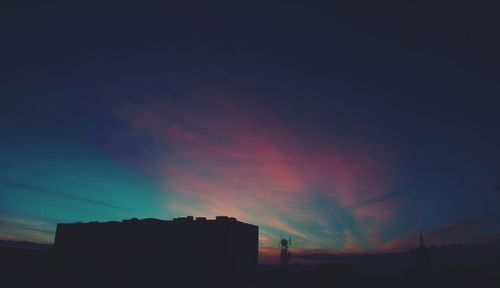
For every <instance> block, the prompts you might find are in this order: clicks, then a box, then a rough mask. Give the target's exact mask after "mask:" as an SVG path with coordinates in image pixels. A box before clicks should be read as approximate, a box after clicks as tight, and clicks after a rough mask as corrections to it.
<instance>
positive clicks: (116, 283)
mask: <svg viewBox="0 0 500 288" xmlns="http://www.w3.org/2000/svg"><path fill="white" fill-rule="evenodd" d="M176 221H180V222H175V221H160V220H153V219H148V220H131V221H130V220H128V221H124V222H108V223H87V224H65V225H62V226H59V227H58V236H57V238H56V244H55V247H54V248H53V249H50V248H49V247H47V246H40V245H26V243H21V244H20V245H12V244H13V243H14V242H11V243H8V244H9V245H5V242H3V243H0V244H4V245H3V246H8V247H0V259H1V262H0V273H1V284H2V287H273V288H276V287H292V288H293V287H500V273H499V272H500V260H499V259H500V247H499V246H497V245H491V246H481V247H466V246H458V245H449V246H442V247H438V248H436V247H431V248H427V247H426V246H425V244H424V242H423V239H422V238H421V240H420V245H419V246H418V248H417V249H415V250H411V251H408V252H404V253H392V254H380V255H344V256H324V257H321V255H319V256H318V255H316V260H321V261H323V264H314V265H312V264H311V265H300V264H291V265H288V266H287V267H285V268H284V267H279V266H277V265H276V266H274V265H260V266H259V268H258V269H257V258H256V257H257V255H256V251H257V246H256V245H257V242H256V241H257V239H256V237H257V234H258V228H257V227H256V226H253V225H248V224H245V223H241V222H238V221H236V220H235V219H234V218H227V217H225V218H219V219H218V220H205V219H199V222H198V223H199V224H195V223H197V221H196V220H192V219H190V218H182V219H180V220H176ZM203 221H206V222H205V224H201V223H203ZM174 222H175V224H174ZM117 223H123V224H124V225H117ZM146 224H147V225H146ZM78 225H80V226H78ZM169 225H170V226H169ZM195 225H199V226H195ZM213 225H215V226H213ZM177 226H178V227H181V228H173V227H177ZM82 227H83V228H84V229H81V228H82ZM130 227H133V228H130ZM139 227H140V229H142V231H139V230H136V229H139ZM160 227H161V228H162V229H163V230H161V231H165V230H167V231H170V232H169V233H166V232H165V233H160V234H165V235H157V233H156V232H154V231H156V229H158V228H160ZM214 227H215V228H214ZM125 228H127V229H125ZM96 229H102V231H100V232H99V235H100V237H97V236H92V237H93V240H92V237H91V236H89V235H87V234H86V233H87V232H89V233H90V231H93V232H92V233H91V235H94V234H93V233H97V232H96V231H97V230H96ZM120 229H124V230H125V231H129V230H130V229H131V230H130V231H134V233H131V234H128V232H127V233H125V232H124V231H123V230H120ZM176 229H178V230H176ZM185 229H188V230H190V231H191V232H186V230H185ZM75 231H78V232H75ZM148 231H149V232H148ZM182 231H184V232H185V233H187V234H184V235H183V234H182V233H181V232H182ZM231 231H232V232H231ZM84 232H85V233H84ZM173 232H176V233H173ZM81 233H82V234H81ZM123 233H125V234H123ZM255 233H257V234H255ZM187 235H189V237H186V236H187ZM71 237H76V238H75V239H72V238H71ZM186 239H187V240H186ZM244 239H247V240H244ZM93 241H94V242H93ZM183 241H187V242H183ZM245 241H248V243H247V244H245V243H244V242H245ZM14 244H15V243H14ZM174 244H175V245H174ZM106 247H113V248H111V251H108V248H106ZM245 251H246V252H245ZM303 260H305V259H303ZM309 260H312V259H309Z"/></svg>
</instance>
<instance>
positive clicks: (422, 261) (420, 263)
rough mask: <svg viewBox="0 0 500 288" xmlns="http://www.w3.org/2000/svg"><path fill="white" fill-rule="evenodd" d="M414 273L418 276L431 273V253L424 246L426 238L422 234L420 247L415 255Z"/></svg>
mask: <svg viewBox="0 0 500 288" xmlns="http://www.w3.org/2000/svg"><path fill="white" fill-rule="evenodd" d="M413 268H414V272H415V273H416V274H418V275H426V274H429V273H430V272H431V262H430V259H429V251H428V249H427V247H425V244H424V237H423V236H422V233H420V246H419V247H418V249H417V254H416V255H415V263H414V267H413Z"/></svg>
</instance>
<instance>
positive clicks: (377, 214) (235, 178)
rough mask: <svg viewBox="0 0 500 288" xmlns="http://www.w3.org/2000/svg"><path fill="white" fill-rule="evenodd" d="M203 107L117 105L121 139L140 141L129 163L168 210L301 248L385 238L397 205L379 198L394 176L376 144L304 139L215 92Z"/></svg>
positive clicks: (369, 243) (350, 245) (370, 243)
mask: <svg viewBox="0 0 500 288" xmlns="http://www.w3.org/2000/svg"><path fill="white" fill-rule="evenodd" d="M203 104H204V105H206V106H204V108H203V110H201V111H202V112H200V113H194V114H189V113H186V111H183V110H182V107H176V106H175V105H172V104H170V103H165V102H163V103H162V102H159V103H155V105H151V106H148V107H141V106H136V105H134V103H125V104H123V105H121V106H119V108H118V109H117V110H116V111H115V114H116V115H117V117H118V118H119V119H121V121H124V122H126V123H127V124H128V127H129V130H128V131H127V132H126V135H127V137H129V139H128V140H125V141H131V142H135V141H137V139H142V140H141V141H140V142H141V143H142V144H140V145H142V147H140V148H139V149H140V150H141V155H138V157H137V158H136V159H133V160H132V162H134V163H135V165H138V166H140V167H142V168H143V169H144V170H145V171H146V173H147V174H149V175H152V176H154V177H155V178H156V179H157V181H158V182H160V183H162V185H163V187H164V188H165V190H167V191H169V194H168V196H167V201H166V203H165V208H166V209H167V210H171V211H175V213H176V214H179V215H183V214H194V215H206V216H209V217H213V216H216V215H231V216H234V217H237V218H239V219H241V220H242V221H246V222H250V223H255V224H257V225H259V226H260V227H261V231H262V233H263V235H268V237H270V239H273V241H274V242H277V239H278V237H279V234H280V233H281V231H282V230H285V232H286V233H289V234H291V235H292V236H293V237H294V238H296V240H295V243H296V245H297V246H298V247H316V248H318V247H319V248H336V249H340V250H343V249H345V250H352V251H356V250H359V249H372V248H374V247H377V246H378V245H381V244H382V243H381V242H382V241H383V239H380V234H381V230H382V229H383V228H384V226H383V224H382V222H385V223H386V225H387V224H388V223H389V222H390V218H391V217H392V216H393V215H394V213H395V212H396V211H397V209H398V201H397V200H394V199H385V198H384V196H385V195H389V194H390V193H391V192H392V187H393V185H394V183H393V182H394V180H393V175H392V171H391V167H390V166H391V163H390V160H389V157H387V156H388V155H389V153H390V152H389V151H386V149H384V147H383V144H382V143H360V142H356V141H355V140H352V139H338V140H336V139H322V138H319V139H314V141H308V137H307V135H304V134H302V132H301V131H297V130H296V129H294V127H291V126H289V125H286V124H285V123H283V122H282V121H280V119H279V118H277V117H274V116H273V115H272V114H269V113H265V112H263V111H261V110H259V109H258V108H256V109H254V108H255V106H254V107H251V108H250V107H248V106H247V107H245V109H242V108H241V107H238V106H237V105H233V103H231V102H230V101H229V100H227V99H223V98H221V97H209V98H207V101H204V102H203ZM151 143H154V144H151ZM142 159H150V160H149V161H147V162H145V161H143V160H142ZM266 237H267V236H266ZM273 241H271V242H273ZM262 244H264V246H265V245H267V243H262Z"/></svg>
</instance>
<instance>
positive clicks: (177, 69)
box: [0, 1, 500, 253]
mask: <svg viewBox="0 0 500 288" xmlns="http://www.w3.org/2000/svg"><path fill="white" fill-rule="evenodd" d="M124 2H125V3H124ZM205 2H206V1H198V2H191V1H187V2H185V1H182V4H172V3H164V1H153V2H148V3H138V2H137V3H128V2H127V1H120V2H115V3H106V4H102V3H100V4H89V3H84V2H82V3H79V4H75V3H69V2H65V1H59V2H56V1H54V2H50V3H19V2H18V3H14V2H13V1H12V2H8V3H4V4H2V5H1V7H0V27H1V28H0V33H1V35H2V45H1V47H0V52H1V55H2V56H1V64H0V66H1V68H0V73H1V74H0V76H1V78H0V79H1V80H0V81H1V85H0V96H1V105H0V107H1V108H0V112H1V113H0V120H1V121H0V129H1V134H2V138H3V139H2V141H1V142H0V151H1V152H0V160H1V165H0V201H1V202H0V217H1V218H0V221H1V222H0V223H1V226H0V237H2V238H15V239H25V240H26V239H27V240H33V241H46V242H50V241H51V239H52V238H51V237H53V231H54V229H55V226H54V225H55V223H57V222H60V221H80V220H82V221H89V220H94V219H97V220H105V219H116V218H118V219H119V218H124V217H134V216H137V217H162V218H169V217H172V216H175V215H184V214H186V213H193V212H194V213H204V214H207V216H214V215H218V214H234V216H237V217H239V218H242V219H244V220H246V221H249V222H255V223H256V224H258V225H260V226H261V227H263V229H261V231H262V236H261V247H267V246H266V245H269V246H272V247H274V246H275V245H274V244H272V241H274V240H275V239H274V238H276V237H277V235H278V233H279V231H280V230H281V229H283V228H286V229H287V230H288V231H290V233H291V234H293V235H295V236H296V237H297V238H298V241H297V244H298V245H299V247H302V248H304V249H330V250H342V251H368V250H383V249H401V248H403V247H406V246H405V245H406V242H405V241H406V240H405V239H407V238H408V237H412V236H411V235H413V234H414V233H417V232H418V231H424V232H427V233H429V234H431V235H432V236H431V242H432V241H434V242H435V243H436V244H441V243H449V242H467V241H469V242H474V241H479V240H478V239H483V238H485V237H493V236H495V235H498V233H499V232H500V225H499V222H500V218H499V216H500V215H499V213H498V212H497V210H498V207H499V200H500V191H499V190H498V188H496V187H497V186H498V185H500V169H499V166H498V165H499V163H500V152H499V148H498V147H500V134H499V133H498V123H500V116H499V113H498V107H499V104H500V100H499V95H500V81H499V79H500V75H499V74H500V72H499V69H498V67H500V56H499V54H498V51H500V35H499V32H498V27H500V23H499V22H500V20H499V19H498V17H497V15H496V14H495V11H498V10H497V9H495V8H496V7H494V5H493V4H490V3H468V5H464V4H460V3H455V2H451V1H449V2H440V3H429V4H425V3H421V2H415V3H411V2H407V1H394V2H392V3H390V2H386V3H380V2H377V3H365V2H357V1H354V2H350V3H349V4H347V3H343V4H332V3H326V1H317V2H315V1H313V2H314V3H310V2H311V1H308V2H307V3H306V2H303V3H300V2H295V1H294V2H293V3H288V4H276V3H275V4H270V3H264V2H262V3H256V2H252V3H247V4H242V3H234V1H232V2H227V3H217V4H215V3H212V2H210V3H208V2H206V3H205ZM367 2H368V1H367ZM71 183H72V184H71ZM85 187H86V188H85ZM271 195H272V196H271ZM220 199H225V200H224V201H221V200H220ZM48 211H50V212H48ZM212 214H213V215H212ZM198 216H203V215H198ZM464 223H475V224H474V225H465V224H464ZM471 226H472V228H471ZM40 227H42V228H40ZM450 227H457V228H456V230H457V231H461V230H460V229H463V235H461V234H460V233H455V232H454V233H455V234H454V233H450V232H449V231H450V229H449V228H450ZM39 230H43V231H44V232H40V231H39ZM443 231H444V232H443ZM454 231H455V230H454ZM464 235H467V236H464ZM266 241H267V242H266ZM273 245H274V246H273ZM263 251H264V250H263ZM270 253H271V252H270Z"/></svg>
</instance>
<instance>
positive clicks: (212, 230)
mask: <svg viewBox="0 0 500 288" xmlns="http://www.w3.org/2000/svg"><path fill="white" fill-rule="evenodd" d="M55 253H56V256H57V260H58V263H59V269H60V270H62V271H63V275H64V276H65V277H67V278H66V280H67V281H70V282H74V283H80V284H81V285H82V286H85V285H90V286H92V285H94V286H95V283H96V281H97V282H99V283H98V284H100V285H102V286H104V285H113V286H116V285H122V286H135V287H141V286H144V285H147V286H149V287H153V286H154V287H156V286H155V285H159V284H162V285H161V286H162V287H166V286H168V285H166V284H179V285H182V286H184V287H186V286H189V285H190V284H200V283H204V284H208V283H210V284H213V283H217V284H220V285H223V286H224V285H228V286H235V287H237V286H242V285H241V284H243V286H244V284H245V283H251V282H252V281H253V280H254V278H255V276H256V269H257V261H258V227H257V226H254V225H250V224H246V223H242V222H239V221H237V220H236V219H235V218H230V217H226V216H218V217H216V219H215V220H207V219H206V218H204V217H199V218H196V219H193V217H192V216H188V217H184V218H175V219H173V220H170V221H166V220H158V219H144V220H138V219H135V218H134V219H130V220H123V221H121V222H116V221H113V222H105V223H98V222H90V223H73V224H58V225H57V232H56V238H55ZM89 281H90V283H88V282H89ZM242 282H244V283H242ZM90 286H89V287H90ZM68 287H71V285H69V286H68Z"/></svg>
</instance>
